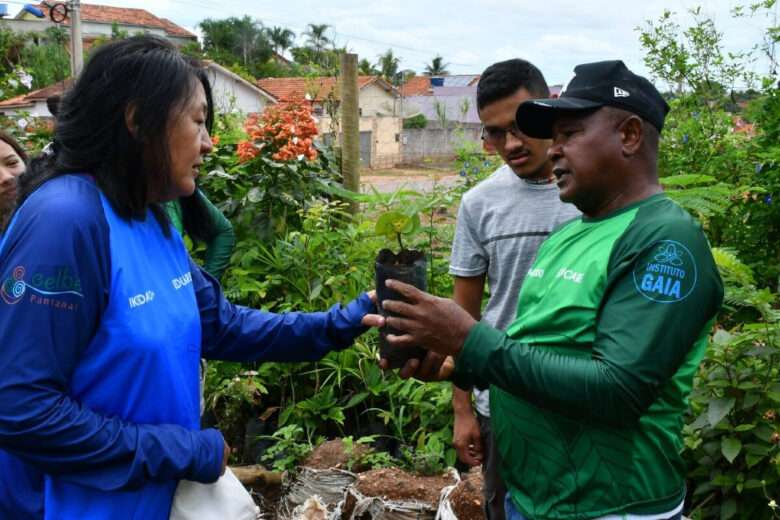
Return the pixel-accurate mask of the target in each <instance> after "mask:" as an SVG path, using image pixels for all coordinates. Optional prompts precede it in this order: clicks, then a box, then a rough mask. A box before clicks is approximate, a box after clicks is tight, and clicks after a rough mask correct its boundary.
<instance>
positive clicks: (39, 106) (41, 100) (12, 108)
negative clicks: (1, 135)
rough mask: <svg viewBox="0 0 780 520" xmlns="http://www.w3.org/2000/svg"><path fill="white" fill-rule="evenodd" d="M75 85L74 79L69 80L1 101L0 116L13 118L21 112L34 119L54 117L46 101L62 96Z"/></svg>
mask: <svg viewBox="0 0 780 520" xmlns="http://www.w3.org/2000/svg"><path fill="white" fill-rule="evenodd" d="M72 84H73V79H72V78H68V79H66V80H65V81H60V82H58V83H55V84H54V85H49V86H48V87H44V88H41V89H38V90H33V91H31V92H28V93H27V94H22V95H20V96H16V97H12V98H11V99H6V100H5V101H0V115H3V116H12V115H16V114H18V113H19V112H25V113H28V114H30V116H32V117H49V118H50V117H53V116H52V114H51V112H49V109H48V107H47V106H46V99H48V98H49V97H51V96H61V95H62V93H63V92H64V91H65V89H67V88H69V87H70V86H71V85H72Z"/></svg>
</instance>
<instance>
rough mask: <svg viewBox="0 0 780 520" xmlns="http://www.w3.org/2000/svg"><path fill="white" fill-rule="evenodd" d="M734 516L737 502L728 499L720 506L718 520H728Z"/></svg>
mask: <svg viewBox="0 0 780 520" xmlns="http://www.w3.org/2000/svg"><path fill="white" fill-rule="evenodd" d="M735 514H737V501H736V500H735V499H733V498H729V499H728V500H726V501H725V502H723V505H721V506H720V520H729V518H731V517H732V516H734V515H735Z"/></svg>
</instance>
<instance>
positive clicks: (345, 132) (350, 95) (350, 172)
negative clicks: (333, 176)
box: [341, 53, 360, 215]
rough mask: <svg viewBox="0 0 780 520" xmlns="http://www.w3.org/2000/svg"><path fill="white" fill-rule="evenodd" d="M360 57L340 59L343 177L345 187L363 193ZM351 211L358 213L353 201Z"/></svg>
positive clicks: (349, 55) (345, 56)
mask: <svg viewBox="0 0 780 520" xmlns="http://www.w3.org/2000/svg"><path fill="white" fill-rule="evenodd" d="M357 63H358V57H357V54H348V53H344V54H342V55H341V175H342V176H343V177H344V187H345V188H347V189H348V190H350V191H353V192H355V193H357V192H359V191H360V108H359V104H358V76H357ZM349 211H350V213H352V214H353V215H356V214H357V212H358V203H357V202H356V201H351V202H350V204H349Z"/></svg>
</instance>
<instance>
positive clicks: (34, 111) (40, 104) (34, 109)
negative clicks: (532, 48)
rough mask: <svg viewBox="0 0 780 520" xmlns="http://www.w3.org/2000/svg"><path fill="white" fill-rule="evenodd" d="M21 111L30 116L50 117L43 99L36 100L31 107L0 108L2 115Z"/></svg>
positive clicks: (11, 114) (15, 113)
mask: <svg viewBox="0 0 780 520" xmlns="http://www.w3.org/2000/svg"><path fill="white" fill-rule="evenodd" d="M21 113H24V114H25V115H27V114H29V115H30V116H31V117H52V115H51V113H50V112H49V109H48V107H47V106H46V102H45V101H36V102H35V103H33V105H32V106H31V107H23V108H0V114H1V115H4V116H13V115H17V114H21Z"/></svg>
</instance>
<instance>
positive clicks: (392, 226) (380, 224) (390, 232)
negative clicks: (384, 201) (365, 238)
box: [374, 211, 409, 238]
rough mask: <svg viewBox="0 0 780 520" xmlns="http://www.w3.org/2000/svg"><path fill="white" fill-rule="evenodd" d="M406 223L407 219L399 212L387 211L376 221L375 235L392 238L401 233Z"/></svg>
mask: <svg viewBox="0 0 780 520" xmlns="http://www.w3.org/2000/svg"><path fill="white" fill-rule="evenodd" d="M408 223H409V217H407V216H406V215H404V214H403V213H401V212H400V211H388V212H387V213H384V214H382V215H381V216H380V217H379V218H378V219H377V221H376V226H375V227H374V230H375V231H376V234H377V235H383V236H386V237H388V238H393V237H395V235H396V234H398V233H401V232H402V230H403V229H404V227H406V226H407V224H408Z"/></svg>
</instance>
